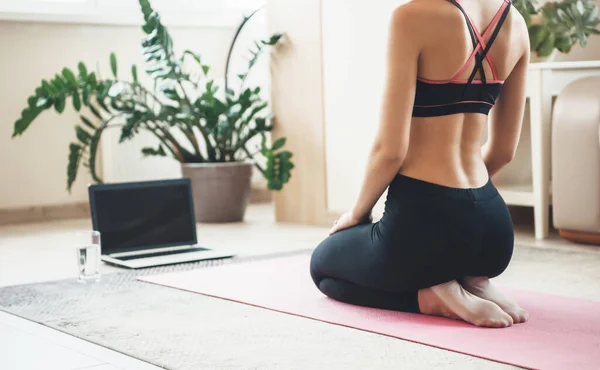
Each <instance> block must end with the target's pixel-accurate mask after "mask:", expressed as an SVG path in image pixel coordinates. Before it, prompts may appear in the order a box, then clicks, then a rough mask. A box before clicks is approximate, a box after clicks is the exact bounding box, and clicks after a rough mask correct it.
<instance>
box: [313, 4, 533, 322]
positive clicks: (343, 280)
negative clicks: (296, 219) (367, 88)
mask: <svg viewBox="0 0 600 370" xmlns="http://www.w3.org/2000/svg"><path fill="white" fill-rule="evenodd" d="M485 25H488V26H487V27H485V28H484V26H485ZM479 29H484V31H483V32H482V33H480V32H479ZM389 40H390V41H389V50H388V79H387V86H386V90H385V96H384V106H383V116H382V120H381V124H380V127H379V131H378V135H377V138H376V141H375V144H374V146H373V148H372V150H371V154H370V159H369V165H368V167H367V171H366V176H365V179H364V182H363V186H362V189H361V191H360V195H359V197H358V200H357V202H356V204H355V205H354V207H353V208H352V209H351V211H349V212H347V213H345V214H344V215H343V216H342V217H341V218H340V219H339V220H338V221H336V222H335V224H334V226H333V228H332V229H331V232H330V234H331V235H330V236H329V238H327V239H326V240H325V241H323V242H322V243H321V244H320V245H319V247H318V248H317V249H316V250H315V251H314V253H313V256H312V260H311V275H312V277H313V280H314V281H315V284H316V285H317V287H318V288H319V289H320V290H321V291H322V292H323V293H324V294H325V295H327V296H329V297H331V298H333V299H336V300H339V301H342V302H346V303H350V304H356V305H362V306H369V307H376V308H383V309H391V310H400V311H405V312H414V313H422V314H428V315H439V316H445V317H450V318H454V319H461V320H464V321H466V322H469V323H471V324H473V325H477V326H484V327H507V326H510V325H512V324H515V323H522V322H525V321H526V320H527V319H528V313H527V312H526V311H525V310H523V309H522V308H520V307H519V306H518V305H517V304H516V303H515V302H513V301H511V300H509V299H507V298H506V297H504V296H503V295H502V294H500V293H499V292H498V291H497V290H496V289H495V288H494V286H493V285H492V284H491V283H490V281H489V279H490V278H493V277H496V276H498V275H500V274H501V273H502V272H503V271H504V270H505V269H506V267H507V266H508V264H509V262H510V259H511V256H512V252H513V242H514V230H513V227H512V221H511V218H510V215H509V213H508V210H507V207H506V204H505V203H504V200H503V199H502V197H501V196H500V195H499V194H498V191H497V190H496V188H495V187H494V185H493V183H492V182H491V180H490V177H491V176H493V175H494V174H495V173H496V172H498V170H500V169H501V168H502V167H503V166H504V165H506V164H507V163H508V162H510V161H511V160H512V158H513V156H514V153H515V150H516V147H517V143H518V141H519V135H520V132H521V122H522V118H523V114H524V108H525V79H526V71H527V66H528V63H529V39H528V33H527V27H526V25H525V22H524V20H523V18H522V17H521V16H520V14H519V13H518V11H516V9H514V8H513V7H512V6H511V4H510V3H509V2H508V0H460V3H459V2H457V1H455V0H450V1H446V0H413V1H411V2H409V3H407V4H405V5H402V6H400V7H399V8H397V9H396V10H395V11H394V14H393V16H392V22H391V27H390V38H389ZM465 60H466V62H465ZM457 71H458V72H457ZM492 107H493V109H491V108H492ZM490 109H491V111H490ZM488 113H489V132H488V135H487V142H486V143H485V145H483V147H482V146H481V143H482V140H483V138H484V137H485V129H486V125H487V122H488ZM386 188H387V189H388V194H387V200H386V204H385V212H384V215H383V217H382V219H381V220H380V221H379V222H377V223H371V209H372V208H373V206H374V205H375V203H376V202H377V200H378V199H379V198H380V197H381V196H382V194H383V193H384V191H385V190H386Z"/></svg>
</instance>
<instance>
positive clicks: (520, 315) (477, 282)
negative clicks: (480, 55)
mask: <svg viewBox="0 0 600 370" xmlns="http://www.w3.org/2000/svg"><path fill="white" fill-rule="evenodd" d="M460 283H461V285H462V286H463V287H464V288H465V289H466V290H467V291H468V292H470V293H471V294H473V295H476V296H477V297H479V298H483V299H485V300H488V301H492V302H494V303H495V304H497V305H498V306H500V308H501V309H502V310H503V311H504V312H506V313H507V314H509V315H510V317H512V319H513V322H514V323H515V324H520V323H523V322H526V321H527V320H529V313H528V312H527V311H525V310H524V309H522V308H521V307H520V306H519V305H518V304H517V303H516V302H514V301H512V300H510V299H508V298H506V297H505V296H504V295H503V294H502V293H500V291H499V290H498V289H496V287H495V286H493V285H492V283H491V282H490V280H489V279H488V278H487V277H469V278H464V279H462V280H461V282H460Z"/></svg>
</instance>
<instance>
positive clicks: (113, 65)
mask: <svg viewBox="0 0 600 370" xmlns="http://www.w3.org/2000/svg"><path fill="white" fill-rule="evenodd" d="M110 70H111V71H112V73H113V76H115V78H117V56H116V55H115V53H110Z"/></svg>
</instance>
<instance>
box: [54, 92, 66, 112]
mask: <svg viewBox="0 0 600 370" xmlns="http://www.w3.org/2000/svg"><path fill="white" fill-rule="evenodd" d="M54 109H55V110H56V111H57V112H58V113H62V112H64V110H65V97H64V96H59V97H58V98H56V101H55V102H54Z"/></svg>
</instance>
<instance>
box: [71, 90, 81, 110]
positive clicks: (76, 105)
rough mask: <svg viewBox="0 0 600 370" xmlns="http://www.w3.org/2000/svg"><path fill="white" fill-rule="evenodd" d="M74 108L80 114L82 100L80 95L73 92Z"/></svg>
mask: <svg viewBox="0 0 600 370" xmlns="http://www.w3.org/2000/svg"><path fill="white" fill-rule="evenodd" d="M72 98H73V108H75V110H76V111H77V112H79V111H80V110H81V98H80V97H79V93H78V92H77V90H76V91H74V92H73V96H72Z"/></svg>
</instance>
